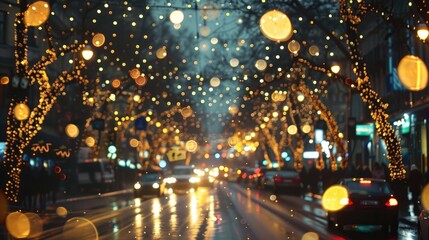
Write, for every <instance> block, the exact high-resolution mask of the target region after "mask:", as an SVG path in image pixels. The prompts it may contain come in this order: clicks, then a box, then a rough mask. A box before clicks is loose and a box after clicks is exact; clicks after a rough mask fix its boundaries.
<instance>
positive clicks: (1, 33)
mask: <svg viewBox="0 0 429 240" xmlns="http://www.w3.org/2000/svg"><path fill="white" fill-rule="evenodd" d="M5 43H6V12H5V11H1V10H0V44H5Z"/></svg>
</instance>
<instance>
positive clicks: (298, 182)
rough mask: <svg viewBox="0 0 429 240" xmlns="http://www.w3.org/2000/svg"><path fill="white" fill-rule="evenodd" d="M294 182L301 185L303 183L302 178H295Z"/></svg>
mask: <svg viewBox="0 0 429 240" xmlns="http://www.w3.org/2000/svg"><path fill="white" fill-rule="evenodd" d="M292 182H293V183H297V184H300V183H301V179H300V178H294V179H292Z"/></svg>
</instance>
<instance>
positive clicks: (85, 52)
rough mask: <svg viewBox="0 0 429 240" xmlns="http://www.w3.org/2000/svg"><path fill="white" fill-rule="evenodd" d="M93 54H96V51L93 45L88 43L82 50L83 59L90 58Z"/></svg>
mask: <svg viewBox="0 0 429 240" xmlns="http://www.w3.org/2000/svg"><path fill="white" fill-rule="evenodd" d="M93 55H94V52H93V51H92V48H91V46H89V45H86V46H85V48H84V49H83V50H82V57H83V59H85V60H90V59H91V58H92V56H93Z"/></svg>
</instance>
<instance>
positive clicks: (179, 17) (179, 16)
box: [170, 10, 185, 24]
mask: <svg viewBox="0 0 429 240" xmlns="http://www.w3.org/2000/svg"><path fill="white" fill-rule="evenodd" d="M183 20H185V15H184V14H183V12H182V11H180V10H174V11H172V12H171V13H170V21H171V22H172V23H174V24H181V23H182V22H183Z"/></svg>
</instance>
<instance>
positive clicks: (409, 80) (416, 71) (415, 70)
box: [398, 55, 428, 91]
mask: <svg viewBox="0 0 429 240" xmlns="http://www.w3.org/2000/svg"><path fill="white" fill-rule="evenodd" d="M398 75H399V80H401V83H402V85H404V87H405V88H407V89H408V90H411V91H420V90H422V89H424V88H426V86H427V83H428V69H427V67H426V64H425V62H423V60H421V59H420V58H419V57H416V56H413V55H407V56H405V57H403V58H402V59H401V61H400V62H399V65H398Z"/></svg>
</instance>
